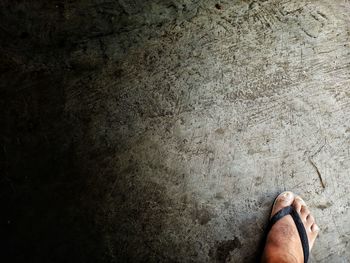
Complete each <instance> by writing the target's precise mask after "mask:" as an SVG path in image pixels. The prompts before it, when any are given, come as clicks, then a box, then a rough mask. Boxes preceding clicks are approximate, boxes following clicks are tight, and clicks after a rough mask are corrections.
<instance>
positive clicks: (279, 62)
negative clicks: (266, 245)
mask: <svg viewBox="0 0 350 263" xmlns="http://www.w3.org/2000/svg"><path fill="white" fill-rule="evenodd" d="M22 9H23V10H32V13H30V12H29V13H27V14H26V15H24V16H23V17H22V18H18V17H17V16H16V14H18V13H20V11H21V10H22ZM43 10H46V11H47V14H42V13H41V11H43ZM349 11H350V4H349V2H347V1H340V0H339V1H293V0H285V1H273V0H271V1H270V0H267V1H220V2H217V1H211V0H207V1H186V0H176V1H170V0H169V1H156V0H154V1H150V2H149V3H146V2H144V1H138V0H134V1H121V0H120V1H77V2H74V3H73V2H65V3H64V4H63V5H59V4H57V5H56V6H51V5H50V4H40V1H38V2H37V4H36V5H30V4H27V3H24V2H23V3H22V4H18V5H17V6H14V7H12V9H10V11H8V12H7V13H6V14H7V15H6V16H5V18H3V20H4V22H3V24H4V25H5V24H6V23H8V24H10V22H12V21H14V20H15V19H19V20H18V21H19V22H17V23H15V25H14V26H13V30H14V29H15V28H16V27H17V28H21V32H22V31H23V32H22V33H21V34H19V36H18V37H19V38H21V39H23V38H24V39H27V38H28V36H29V38H30V39H29V40H27V44H26V45H27V46H21V45H18V44H16V42H8V43H7V44H2V49H3V50H5V55H2V56H3V57H4V58H5V59H6V60H4V61H6V63H7V64H5V65H6V66H7V67H8V68H10V70H8V71H6V73H4V74H3V78H4V79H5V80H6V81H5V84H4V87H5V85H7V86H6V87H7V89H8V90H9V89H10V88H13V89H14V90H15V91H16V92H13V91H8V90H7V91H6V92H3V93H4V94H5V95H6V96H7V97H6V98H10V97H11V96H12V97H13V98H15V99H14V100H13V101H12V102H3V103H2V106H3V107H7V108H8V107H10V108H11V109H14V111H16V109H22V108H21V107H25V106H23V105H22V104H21V103H20V102H21V101H22V96H24V98H25V100H26V101H29V102H27V104H29V107H30V108H33V107H34V108H35V107H36V108H35V109H34V110H29V113H28V115H31V116H32V115H35V117H33V118H34V119H39V120H40V121H39V124H38V125H39V126H38V127H42V126H43V127H47V128H45V129H44V128H40V129H39V128H38V129H37V130H36V129H35V128H34V132H32V133H33V134H32V135H29V133H30V131H31V130H30V129H29V128H28V126H29V125H30V123H32V119H31V118H30V117H23V118H22V119H21V118H20V121H22V122H24V127H25V128H24V132H23V133H19V132H18V131H17V130H16V131H17V133H18V134H19V135H16V134H15V135H13V134H11V131H13V129H14V127H16V126H15V125H14V124H12V123H11V121H10V117H8V118H4V120H5V121H4V125H6V127H8V128H6V129H5V131H4V132H3V133H4V135H3V138H4V139H3V142H2V143H3V145H4V147H5V148H8V149H12V148H13V151H14V152H15V151H16V150H18V149H20V150H21V151H22V152H24V153H27V152H29V153H31V152H32V151H33V150H32V149H33V146H35V147H37V146H38V145H39V146H42V145H45V147H43V150H42V155H41V154H39V155H38V156H34V157H31V158H34V159H35V160H36V159H37V158H41V156H44V155H45V154H47V153H50V152H52V151H54V152H55V154H54V157H55V158H53V160H54V161H52V162H53V163H54V164H57V167H61V168H56V170H55V169H51V167H50V165H51V164H52V162H51V161H49V160H46V159H44V161H43V162H42V163H40V162H35V165H33V168H32V170H33V171H34V172H33V173H32V174H29V176H34V174H37V173H40V171H41V173H43V174H44V173H46V172H47V171H50V172H52V171H53V172H54V175H52V177H50V179H45V180H47V181H45V183H46V185H45V187H47V189H49V190H50V189H51V190H53V189H55V191H57V193H60V196H64V197H65V201H62V202H61V201H57V204H56V206H57V207H58V208H56V209H58V210H57V211H60V213H57V214H59V215H61V214H62V213H61V212H62V211H65V215H63V218H64V220H63V221H62V222H66V221H65V220H66V219H67V223H64V224H63V223H62V224H63V225H64V227H66V228H65V229H66V231H67V232H68V231H73V233H76V234H74V235H73V234H72V237H71V236H70V235H66V234H65V233H66V232H64V231H63V232H62V233H63V234H62V236H60V235H59V236H58V240H60V241H62V240H63V241H64V242H67V243H66V244H67V245H66V246H65V248H64V249H62V248H61V247H60V244H61V243H63V241H62V242H61V243H59V242H58V241H57V243H59V244H56V243H55V242H53V241H50V242H49V245H47V246H48V248H47V251H51V252H50V253H53V254H52V255H53V256H52V255H51V256H50V257H52V258H54V260H53V261H60V260H59V258H60V257H62V259H65V258H67V257H70V258H71V259H75V260H77V261H81V262H88V261H89V260H91V261H92V262H93V261H94V262H104V261H105V262H119V261H125V262H128V261H130V262H141V261H151V262H157V261H162V262H172V261H174V262H253V261H254V259H255V257H256V254H257V247H258V241H259V239H260V237H261V234H262V232H263V228H264V225H265V224H266V220H267V218H268V214H269V212H270V207H271V205H272V202H273V199H274V197H275V196H276V194H277V193H279V192H281V191H283V190H287V189H288V190H291V191H294V192H296V193H298V194H300V195H301V196H302V197H303V198H304V199H305V200H307V203H308V204H309V206H310V208H311V210H312V212H313V214H314V215H315V218H316V220H317V222H318V225H319V226H320V228H321V233H320V235H319V237H318V240H317V242H316V245H315V247H314V249H313V251H312V253H311V262H346V261H347V260H348V259H349V258H350V252H349V249H348V243H349V237H350V222H349V220H350V214H349V198H348V194H347V188H348V187H347V186H348V184H349V183H350V181H349V178H348V174H349V171H350V165H349V159H350V155H349V136H350V119H349V116H350V108H349V107H348V106H349V103H350V93H349V77H350V53H349V36H350V27H349V25H350V20H349V19H350V17H349V14H350V12H349ZM3 12H4V11H3ZM16 12H17V13H16ZM39 13H40V14H41V16H34V15H33V17H36V18H35V19H36V20H35V19H34V20H33V18H32V17H31V16H32V14H39ZM46 16H47V17H46ZM27 20H28V21H31V23H32V25H26V23H25V22H26V21H27ZM43 20H47V21H48V24H49V25H56V26H55V28H52V27H50V28H49V29H47V28H45V27H44V26H43V25H40V23H39V22H40V21H43ZM24 29H25V30H24ZM50 30H51V31H50ZM47 31H48V32H51V33H50V34H49V33H47V35H45V34H44V32H47ZM40 32H41V34H40ZM27 34H28V36H27ZM6 37H7V39H13V38H15V36H12V35H11V36H9V35H6ZM41 46H44V47H46V48H44V49H43V48H41ZM52 46H54V47H55V49H53V47H52ZM20 47H22V48H20ZM33 48H34V49H33ZM49 50H51V51H50V52H49ZM8 65H10V66H11V67H10V66H8ZM18 72H20V73H18ZM33 72H37V74H38V75H37V76H35V75H33ZM15 73H16V74H15ZM18 74H19V76H21V78H20V79H19V80H18V81H17V82H15V81H13V76H15V75H17V76H18ZM43 76H46V77H45V78H43ZM53 80H56V81H53ZM27 83H29V84H27ZM33 83H34V84H33ZM50 83H51V84H50ZM23 86H24V87H26V86H29V87H44V88H38V89H37V90H34V91H33V92H31V91H26V92H29V93H28V94H26V93H25V94H24V95H23V93H22V94H19V93H18V92H17V91H18V89H19V90H20V89H21V87H23ZM6 87H5V88H6ZM55 87H56V88H57V89H56V88H55ZM5 88H4V89H5ZM27 90H28V88H27ZM43 90H45V91H43ZM50 91H51V92H50ZM11 92H12V93H11ZM42 92H44V95H42ZM45 92H46V93H45ZM53 97H55V99H54V100H53V101H54V102H55V103H53V104H52V103H50V102H51V101H52V98H53ZM19 104H20V105H21V106H19ZM8 105H10V106H8ZM50 105H53V106H50ZM47 109H49V110H48V112H51V111H52V112H54V113H52V116H51V115H49V117H48V118H43V117H38V116H40V114H42V111H44V112H45V110H47ZM56 109H59V111H56ZM20 112H23V110H20ZM57 112H58V113H57ZM47 114H49V113H47ZM50 114H51V113H50ZM37 115H38V116H37ZM6 116H7V115H6ZM26 116H27V115H26ZM45 116H46V115H45ZM28 118H29V119H28ZM49 122H50V124H47V125H46V123H49ZM52 123H55V124H52ZM29 130H30V131H29ZM45 136H46V138H45ZM16 137H22V141H24V142H23V144H21V145H19V146H18V147H17V146H13V145H14V142H15V141H16ZM37 138H39V139H37ZM53 141H54V142H55V144H54V145H55V146H54V147H53V146H48V145H52V143H53ZM11 147H12V148H11ZM16 147H17V148H16ZM50 147H51V148H50ZM5 148H4V149H5ZM23 149H24V150H23ZM40 149H41V148H40ZM24 153H23V155H24ZM4 156H5V157H6V156H7V157H6V158H7V159H6V161H5V163H6V164H7V165H10V166H11V164H12V163H13V162H15V160H17V161H18V160H19V162H24V161H23V160H22V159H23V158H29V157H25V156H27V155H25V156H22V155H19V156H17V157H16V158H17V159H16V158H15V157H13V156H14V155H7V154H6V153H5V154H4ZM56 156H59V158H56ZM28 160H29V159H28ZM57 160H58V161H57ZM66 160H70V161H66ZM28 162H29V161H28ZM30 163H31V165H32V161H31V162H30ZM62 163H63V164H64V165H61V164H62ZM41 166H45V167H47V168H46V170H45V169H44V170H40V169H38V167H41ZM23 167H26V166H25V165H24V166H23ZM23 167H22V168H21V167H18V168H13V170H11V171H10V172H9V175H8V177H9V179H11V181H12V180H14V181H13V182H14V184H15V186H14V187H16V188H17V187H19V186H23V185H24V186H26V184H27V183H26V182H24V181H21V180H19V179H18V180H19V181H16V180H17V179H16V180H15V179H13V178H12V177H13V176H12V174H15V175H16V176H17V177H18V176H20V175H23V174H25V173H26V171H24V170H23V169H24V168H23ZM55 167H56V166H55ZM62 167H64V168H62ZM38 171H39V172H38ZM57 171H59V172H57ZM318 173H319V174H318ZM68 174H69V176H67V175H68ZM64 175H66V177H65V176H64ZM78 175H79V176H78ZM11 176H12V177H11ZM23 176H24V175H23ZM320 176H321V177H322V182H321V180H320ZM17 177H14V178H17ZM40 178H41V177H40ZM43 178H44V177H43ZM45 178H46V177H45ZM32 182H34V183H33V185H32V184H30V187H33V189H36V188H38V189H40V188H41V187H44V186H43V185H42V184H41V182H42V181H40V180H38V182H37V181H35V180H32ZM16 184H17V185H16ZM67 185H74V187H72V188H69V187H68V186H67ZM34 186H36V187H34ZM30 187H29V188H28V187H27V188H23V189H24V190H17V191H19V192H20V193H19V194H18V193H17V194H16V195H15V194H13V196H14V197H11V198H12V199H11V200H12V201H11V202H12V203H11V204H16V205H17V203H18V200H19V199H18V195H20V196H21V191H24V192H25V193H26V195H24V196H38V198H39V199H41V198H42V197H44V198H45V197H51V193H50V191H47V192H46V191H45V192H39V193H35V194H33V193H32V191H34V190H31V188H30ZM19 189H22V188H19ZM28 189H29V190H28ZM67 189H68V190H67ZM76 189H78V190H76ZM10 192H11V191H10ZM10 195H11V194H10ZM21 200H22V199H21ZM55 200H56V198H55ZM71 200H74V201H71ZM28 202H29V201H28ZM32 202H33V203H29V205H28V206H29V207H30V205H34V204H35V205H36V203H37V201H36V199H34V201H32ZM18 205H19V206H20V205H21V204H18ZM9 206H10V205H9ZM42 207H45V208H46V207H47V210H45V209H43V208H42ZM9 209H10V208H9ZM12 209H13V208H12ZM54 209H55V207H51V206H50V205H49V204H48V205H47V206H43V205H38V208H37V209H34V212H33V213H34V214H35V213H39V211H40V213H43V210H44V211H46V212H44V213H49V214H50V215H51V212H52V211H53V210H54ZM11 211H12V210H11ZM21 213H22V214H21ZM21 213H19V215H22V216H23V215H24V218H27V217H28V218H29V217H30V218H32V217H31V216H32V215H30V216H29V215H28V214H27V212H23V211H22V212H21ZM52 213H53V212H52ZM12 214H13V213H10V215H12ZM53 214H54V215H55V213H53ZM17 215H18V213H17ZM38 215H39V214H38ZM38 215H36V214H35V215H34V218H35V216H38ZM15 218H16V217H15V215H13V218H9V219H8V220H10V219H11V220H15ZM47 218H48V219H45V220H46V221H45V220H44V219H43V220H44V224H47V226H48V229H46V230H44V233H46V235H44V237H39V238H38V239H37V240H40V241H39V243H38V246H39V245H40V244H41V245H42V244H45V242H46V241H47V239H50V237H52V231H53V230H52V229H51V228H50V226H52V225H54V224H55V222H56V218H57V215H56V217H55V216H50V217H49V216H48V217H47ZM71 218H78V219H77V220H73V219H72V220H71ZM85 218H89V219H87V222H86V223H85V224H83V225H82V226H81V227H80V228H79V227H78V225H80V223H79V222H80V221H84V220H85ZM40 222H41V221H40ZM72 222H73V223H72ZM74 222H75V223H74ZM84 222H85V221H84ZM26 223H27V221H25V220H24V221H23V222H21V226H25V225H26ZM15 228H16V227H14V229H15ZM36 228H38V229H41V226H39V225H38V226H36V225H35V227H34V229H36ZM77 229H81V231H80V230H79V231H78V230H77ZM14 231H15V230H14ZM76 231H78V232H76ZM11 233H12V235H13V239H14V240H16V238H22V239H23V235H24V234H23V233H17V232H16V231H15V232H11ZM13 233H15V234H13ZM87 233H88V234H87ZM91 233H93V234H91ZM16 235H17V236H16ZM67 236H68V237H69V238H68V237H67ZM92 237H94V238H96V239H94V238H92ZM86 239H89V241H88V242H89V244H88V245H86V246H85V245H84V244H85V243H83V245H81V242H86ZM81 240H85V241H81ZM27 241H32V237H27V235H25V238H24V240H23V241H22V243H23V244H22V246H23V247H24V246H25V243H24V242H27ZM14 243H16V242H14ZM40 247H42V246H39V248H40ZM85 247H89V248H90V249H89V251H85V252H81V251H82V250H84V248H85ZM75 248H76V249H75ZM94 248H96V250H94ZM52 251H53V252H52ZM62 251H63V252H62ZM27 253H28V254H29V255H31V256H32V257H33V258H35V259H37V260H38V261H41V260H43V259H47V258H48V257H49V256H47V257H46V256H43V255H42V254H40V253H37V254H36V253H35V252H33V251H29V252H28V251H27ZM44 254H45V253H44ZM58 254H60V255H61V256H60V257H55V255H58ZM50 257H49V258H50ZM52 258H51V260H52Z"/></svg>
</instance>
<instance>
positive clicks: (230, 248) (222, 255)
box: [209, 237, 242, 262]
mask: <svg viewBox="0 0 350 263" xmlns="http://www.w3.org/2000/svg"><path fill="white" fill-rule="evenodd" d="M241 247H242V243H241V241H240V240H239V239H238V238H237V237H234V238H233V239H232V240H224V241H219V242H216V244H215V246H214V247H213V248H211V249H210V251H209V256H210V257H211V258H212V259H215V261H216V262H227V260H228V259H229V256H230V253H231V252H234V250H235V249H239V248H241Z"/></svg>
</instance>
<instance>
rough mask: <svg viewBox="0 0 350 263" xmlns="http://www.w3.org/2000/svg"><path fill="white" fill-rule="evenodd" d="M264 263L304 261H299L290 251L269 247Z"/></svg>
mask: <svg viewBox="0 0 350 263" xmlns="http://www.w3.org/2000/svg"><path fill="white" fill-rule="evenodd" d="M261 262H262V263H300V262H303V261H302V259H298V258H297V257H296V256H295V255H294V254H292V253H291V252H289V251H283V250H281V249H280V247H277V246H273V245H272V246H271V245H269V246H267V247H266V248H265V250H264V254H263V256H262V259H261Z"/></svg>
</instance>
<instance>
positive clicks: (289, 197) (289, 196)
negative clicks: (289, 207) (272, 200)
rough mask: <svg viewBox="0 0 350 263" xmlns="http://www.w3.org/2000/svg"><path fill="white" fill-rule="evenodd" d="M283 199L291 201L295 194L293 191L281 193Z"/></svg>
mask: <svg viewBox="0 0 350 263" xmlns="http://www.w3.org/2000/svg"><path fill="white" fill-rule="evenodd" d="M281 197H282V201H289V200H291V199H292V197H293V195H292V193H291V192H285V193H283V194H282V195H281Z"/></svg>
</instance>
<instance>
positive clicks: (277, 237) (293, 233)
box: [262, 192, 319, 263]
mask: <svg viewBox="0 0 350 263" xmlns="http://www.w3.org/2000/svg"><path fill="white" fill-rule="evenodd" d="M290 205H291V206H293V207H294V209H295V210H296V211H297V212H298V214H299V216H300V218H301V220H302V222H303V224H304V227H305V230H306V233H307V237H308V240H309V248H310V250H311V248H312V246H313V244H314V242H315V239H316V237H317V234H318V232H319V228H318V226H317V225H316V223H315V219H314V217H313V216H312V215H311V214H310V211H309V209H308V208H307V206H306V204H305V202H304V200H303V199H301V197H300V196H295V195H294V194H293V193H292V192H283V193H282V194H280V195H279V196H278V197H277V198H276V201H275V203H274V205H273V208H272V212H271V217H272V216H273V215H275V214H276V213H277V212H278V211H280V210H281V209H282V208H284V207H286V206H290ZM262 262H279V263H281V262H288V263H289V262H293V263H294V262H296V263H299V262H300V263H302V262H304V254H303V249H302V244H301V241H300V237H299V233H298V230H297V228H296V225H295V223H294V221H293V219H292V217H291V216H290V215H287V216H285V217H283V218H281V219H280V220H279V221H277V222H276V223H275V224H274V225H273V227H272V228H271V230H270V232H269V234H268V236H267V241H266V245H265V249H264V253H263V257H262Z"/></svg>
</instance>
